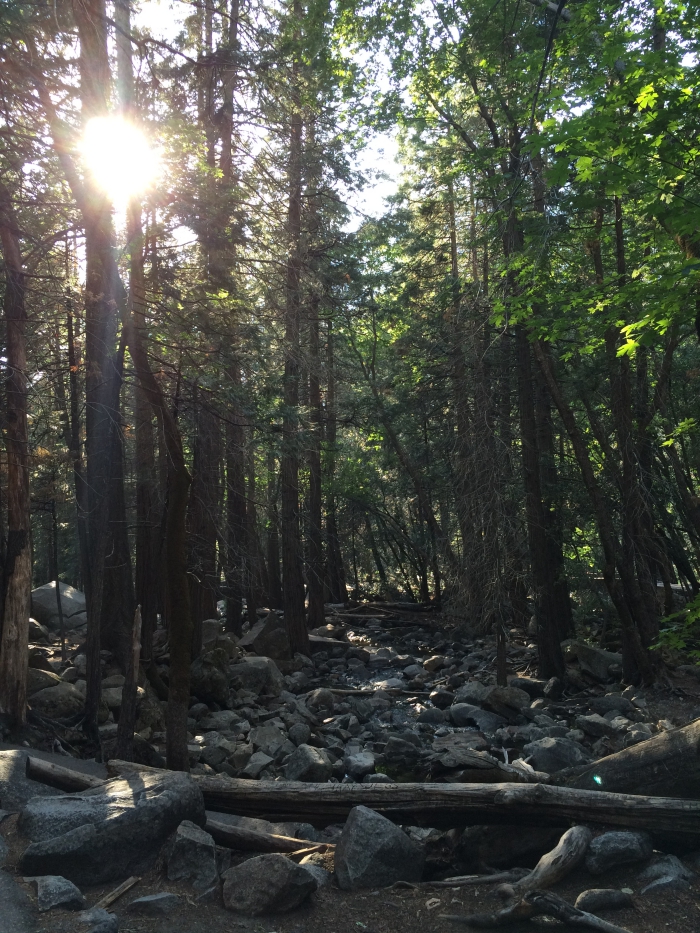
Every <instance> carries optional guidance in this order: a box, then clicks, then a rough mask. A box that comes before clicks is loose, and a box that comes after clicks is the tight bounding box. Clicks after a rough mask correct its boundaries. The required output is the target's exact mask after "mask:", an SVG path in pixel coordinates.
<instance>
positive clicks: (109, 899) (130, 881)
mask: <svg viewBox="0 0 700 933" xmlns="http://www.w3.org/2000/svg"><path fill="white" fill-rule="evenodd" d="M140 880H141V878H140V877H137V876H136V875H132V876H131V878H127V879H126V881H122V883H121V884H120V885H119V887H118V888H115V889H114V890H113V891H110V892H109V894H105V896H104V897H103V898H102V899H101V900H99V901H98V902H97V903H96V904H95V908H97V907H101V908H102V909H103V910H105V909H106V908H107V907H109V906H110V905H111V904H113V903H114V902H115V901H118V900H119V898H120V897H121V896H122V894H126V892H127V891H129V890H131V888H133V887H134V885H136V884H138V883H139V881H140ZM95 908H93V909H95Z"/></svg>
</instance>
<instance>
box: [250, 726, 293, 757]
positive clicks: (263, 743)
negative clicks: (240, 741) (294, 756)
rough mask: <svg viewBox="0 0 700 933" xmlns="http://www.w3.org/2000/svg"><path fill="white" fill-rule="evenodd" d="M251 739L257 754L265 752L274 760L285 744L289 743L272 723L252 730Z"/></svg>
mask: <svg viewBox="0 0 700 933" xmlns="http://www.w3.org/2000/svg"><path fill="white" fill-rule="evenodd" d="M249 739H250V742H251V743H252V745H253V748H254V749H255V751H256V752H264V753H265V754H266V755H269V756H270V757H271V758H274V757H275V755H276V754H277V752H278V751H279V750H280V749H281V748H282V746H283V745H284V744H285V742H287V741H289V740H288V739H287V736H286V735H285V734H284V732H282V730H281V729H279V728H278V727H277V726H275V725H273V724H272V723H266V724H265V725H264V726H256V727H255V729H251V730H250V735H249ZM290 751H291V749H290Z"/></svg>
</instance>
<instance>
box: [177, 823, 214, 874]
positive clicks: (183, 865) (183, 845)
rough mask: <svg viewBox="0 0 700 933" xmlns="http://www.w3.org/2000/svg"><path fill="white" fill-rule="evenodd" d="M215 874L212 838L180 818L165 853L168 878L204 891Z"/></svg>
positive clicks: (193, 824)
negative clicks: (170, 845) (168, 848)
mask: <svg viewBox="0 0 700 933" xmlns="http://www.w3.org/2000/svg"><path fill="white" fill-rule="evenodd" d="M218 877H219V873H218V871H217V868H216V843H215V842H214V840H213V838H212V837H211V836H210V835H209V833H207V832H205V831H204V830H203V829H200V827H199V826H197V825H196V824H195V823H193V822H191V821H190V820H183V821H182V823H180V825H179V826H178V828H177V832H176V833H175V838H174V840H173V843H172V848H171V849H170V852H169V854H168V881H189V882H190V883H191V885H192V887H193V888H195V890H198V891H206V890H207V888H210V887H211V886H212V885H213V884H214V883H215V882H216V881H217V879H218Z"/></svg>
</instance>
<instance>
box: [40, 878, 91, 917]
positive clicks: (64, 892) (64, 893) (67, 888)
mask: <svg viewBox="0 0 700 933" xmlns="http://www.w3.org/2000/svg"><path fill="white" fill-rule="evenodd" d="M31 881H32V882H34V884H35V885H36V902H37V907H38V908H39V910H40V911H42V912H43V911H45V910H51V908H52V907H64V908H65V909H66V910H83V909H84V908H85V907H86V906H87V902H86V900H85V898H84V897H83V895H82V893H81V892H80V889H79V888H77V887H76V886H75V885H74V884H73V882H72V881H68V879H67V878H63V877H62V876H61V875H41V876H39V877H36V878H32V879H31Z"/></svg>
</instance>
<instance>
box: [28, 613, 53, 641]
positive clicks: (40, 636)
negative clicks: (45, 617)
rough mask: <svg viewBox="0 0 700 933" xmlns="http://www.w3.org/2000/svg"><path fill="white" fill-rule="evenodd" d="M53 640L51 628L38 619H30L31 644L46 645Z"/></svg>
mask: <svg viewBox="0 0 700 933" xmlns="http://www.w3.org/2000/svg"><path fill="white" fill-rule="evenodd" d="M50 640H51V636H50V634H49V630H48V629H47V628H46V626H45V625H42V624H41V623H40V622H37V620H36V619H30V620H29V644H30V645H37V644H39V645H46V644H48V643H49V641H50Z"/></svg>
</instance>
